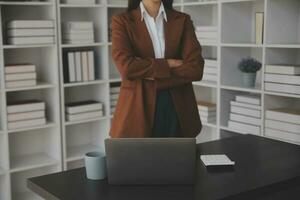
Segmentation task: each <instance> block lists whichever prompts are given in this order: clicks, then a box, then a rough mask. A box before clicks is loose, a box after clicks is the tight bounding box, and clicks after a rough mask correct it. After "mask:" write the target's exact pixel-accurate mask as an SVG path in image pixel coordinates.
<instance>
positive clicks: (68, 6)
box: [59, 3, 104, 8]
mask: <svg viewBox="0 0 300 200" xmlns="http://www.w3.org/2000/svg"><path fill="white" fill-rule="evenodd" d="M59 7H61V8H102V7H104V5H103V4H63V3H61V4H59Z"/></svg>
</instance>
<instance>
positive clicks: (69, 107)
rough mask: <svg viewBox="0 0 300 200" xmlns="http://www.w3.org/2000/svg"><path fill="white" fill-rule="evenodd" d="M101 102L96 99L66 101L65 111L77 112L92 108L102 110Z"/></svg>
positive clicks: (92, 109) (91, 109)
mask: <svg viewBox="0 0 300 200" xmlns="http://www.w3.org/2000/svg"><path fill="white" fill-rule="evenodd" d="M102 109H103V104H102V103H101V102H98V101H78V102H72V103H67V104H66V106H65V111H66V113H68V114H77V113H83V112H88V111H94V110H102Z"/></svg>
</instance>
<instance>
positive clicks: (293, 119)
mask: <svg viewBox="0 0 300 200" xmlns="http://www.w3.org/2000/svg"><path fill="white" fill-rule="evenodd" d="M266 119H273V120H277V121H282V122H288V123H294V124H299V125H300V110H299V109H296V108H293V109H290V108H276V109H270V110H266Z"/></svg>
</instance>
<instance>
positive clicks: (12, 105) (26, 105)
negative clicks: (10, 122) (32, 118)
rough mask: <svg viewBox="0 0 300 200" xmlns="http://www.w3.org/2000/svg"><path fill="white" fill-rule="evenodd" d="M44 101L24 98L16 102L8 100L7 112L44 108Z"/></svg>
mask: <svg viewBox="0 0 300 200" xmlns="http://www.w3.org/2000/svg"><path fill="white" fill-rule="evenodd" d="M45 108H46V105H45V102H43V101H39V100H24V101H17V102H9V103H8V105H7V108H6V109H7V113H8V114H10V113H22V112H30V111H38V110H45Z"/></svg>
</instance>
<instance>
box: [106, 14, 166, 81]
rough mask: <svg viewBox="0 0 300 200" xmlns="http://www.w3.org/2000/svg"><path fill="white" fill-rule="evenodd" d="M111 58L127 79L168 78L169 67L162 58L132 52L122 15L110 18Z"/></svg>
mask: <svg viewBox="0 0 300 200" xmlns="http://www.w3.org/2000/svg"><path fill="white" fill-rule="evenodd" d="M111 25H112V59H113V60H114V62H115V64H116V67H117V68H118V71H119V72H120V74H121V76H122V77H123V78H125V79H128V80H134V79H144V78H153V79H156V78H169V77H170V70H171V69H170V67H169V64H168V62H167V60H166V59H164V58H159V59H156V58H140V57H137V56H136V55H135V53H134V50H133V48H132V45H131V43H130V39H129V36H128V32H127V29H126V24H125V22H124V20H123V19H122V16H120V15H115V16H113V18H112V24H111Z"/></svg>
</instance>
